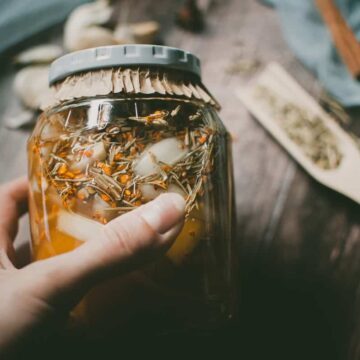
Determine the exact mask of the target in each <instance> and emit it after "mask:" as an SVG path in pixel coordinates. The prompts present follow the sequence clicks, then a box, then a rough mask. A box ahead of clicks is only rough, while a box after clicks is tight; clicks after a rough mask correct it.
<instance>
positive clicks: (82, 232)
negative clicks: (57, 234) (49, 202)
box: [57, 210, 104, 241]
mask: <svg viewBox="0 0 360 360" xmlns="http://www.w3.org/2000/svg"><path fill="white" fill-rule="evenodd" d="M103 227H104V225H102V224H100V223H98V222H97V221H94V220H90V219H87V218H86V217H84V216H81V215H77V214H74V213H69V212H67V211H65V210H61V211H60V212H59V214H58V219H57V229H58V230H59V231H61V232H63V233H65V234H67V235H70V236H72V237H73V238H75V239H76V240H79V241H93V240H101V238H102V237H103V230H104V228H103Z"/></svg>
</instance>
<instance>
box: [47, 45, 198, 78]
mask: <svg viewBox="0 0 360 360" xmlns="http://www.w3.org/2000/svg"><path fill="white" fill-rule="evenodd" d="M137 65H139V66H142V65H147V66H160V67H164V68H167V69H174V70H180V71H185V72H189V73H192V74H195V75H196V76H198V77H199V78H200V77H201V70H200V60H199V58H198V57H196V56H195V55H193V54H191V53H189V52H187V51H185V50H181V49H177V48H173V47H168V46H160V45H115V46H102V47H97V48H93V49H86V50H81V51H76V52H73V53H70V54H67V55H64V56H62V57H60V58H59V59H57V60H55V61H54V62H53V63H52V64H51V67H50V74H49V83H50V85H53V84H54V83H55V82H57V81H60V80H63V79H65V78H66V77H68V76H70V75H74V74H76V73H79V72H84V71H89V70H95V69H104V68H111V67H120V66H137Z"/></svg>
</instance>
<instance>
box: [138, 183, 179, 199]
mask: <svg viewBox="0 0 360 360" xmlns="http://www.w3.org/2000/svg"><path fill="white" fill-rule="evenodd" d="M139 189H140V191H141V194H142V197H143V199H144V200H146V201H151V200H154V199H155V198H156V197H158V196H159V195H161V194H164V193H176V194H179V195H181V196H182V197H184V198H185V197H186V193H185V192H184V190H182V189H181V188H180V186H178V185H175V184H170V185H169V187H168V188H167V190H164V189H162V188H160V187H156V186H154V185H152V184H141V185H139Z"/></svg>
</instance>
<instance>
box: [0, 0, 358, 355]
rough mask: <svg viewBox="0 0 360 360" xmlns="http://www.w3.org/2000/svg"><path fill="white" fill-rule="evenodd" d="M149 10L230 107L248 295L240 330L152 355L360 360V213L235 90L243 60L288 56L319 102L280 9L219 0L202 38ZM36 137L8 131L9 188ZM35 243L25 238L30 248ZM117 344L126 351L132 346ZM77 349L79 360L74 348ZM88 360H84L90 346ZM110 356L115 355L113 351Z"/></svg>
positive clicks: (166, 12) (7, 76) (165, 346)
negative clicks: (233, 71)
mask: <svg viewBox="0 0 360 360" xmlns="http://www.w3.org/2000/svg"><path fill="white" fill-rule="evenodd" d="M139 9H140V7H139ZM141 9H145V10H144V11H146V12H147V14H148V16H151V14H154V17H155V18H157V19H159V20H161V19H165V21H166V28H165V31H164V38H165V42H166V44H168V45H171V46H178V47H182V48H185V49H187V50H190V51H193V52H194V53H196V54H197V55H198V56H199V57H200V58H201V59H202V62H203V78H204V82H205V84H206V85H207V87H208V88H209V89H210V90H211V91H212V93H213V94H214V96H216V98H217V99H218V100H219V101H220V103H221V104H222V106H223V110H222V111H221V113H220V116H221V118H222V119H223V120H224V122H225V124H226V126H227V127H228V129H229V131H230V132H231V133H232V134H233V137H234V143H233V151H234V170H235V181H236V195H237V199H236V200H237V218H238V226H237V238H238V242H239V245H240V282H239V288H240V291H241V303H240V306H239V313H240V314H239V321H238V322H237V323H236V324H235V325H234V327H233V328H231V329H228V330H227V331H221V332H220V333H218V334H216V335H215V336H212V337H207V338H205V339H196V340H193V341H190V340H188V339H187V340H184V339H182V338H178V337H176V336H175V337H173V338H170V339H167V340H161V341H159V340H157V341H155V342H154V343H152V344H150V345H152V346H149V348H147V349H149V352H151V351H154V348H156V349H157V350H158V349H161V351H162V354H165V353H166V354H169V355H170V356H172V354H173V353H174V352H176V353H177V352H181V351H183V350H185V349H186V350H187V355H189V354H192V353H193V348H190V349H188V346H189V347H190V345H192V346H193V347H194V346H195V347H197V348H198V350H200V351H201V355H202V357H205V356H206V355H209V354H211V350H212V349H213V347H215V346H218V347H219V348H220V352H219V356H220V355H221V357H222V358H227V357H230V356H231V355H232V354H236V355H237V357H238V358H242V359H268V358H269V359H287V360H288V359H291V360H293V359H302V360H303V359H307V360H308V359H316V360H319V359H327V360H332V359H339V360H340V359H341V360H344V359H349V360H357V359H359V358H360V287H359V285H360V282H359V280H360V216H359V207H358V206H356V205H355V204H354V203H353V202H351V201H350V200H347V199H345V198H344V197H342V196H340V195H337V194H335V193H333V192H331V191H329V190H328V189H325V188H324V187H322V186H321V185H319V184H317V183H316V182H315V181H313V180H312V179H310V178H309V176H307V175H306V174H305V173H304V172H303V171H302V170H301V169H300V168H299V167H298V166H297V165H296V164H295V163H294V162H293V161H292V160H291V159H290V158H289V156H288V155H287V154H286V153H285V152H284V151H283V150H282V149H281V147H280V146H279V145H278V144H277V143H275V142H274V141H273V140H272V139H271V138H270V137H269V136H268V135H267V133H266V132H265V130H264V129H263V128H262V127H261V126H260V125H258V124H257V122H256V121H255V120H254V119H253V118H252V117H251V116H250V115H249V114H248V113H247V112H246V111H245V109H244V108H243V107H242V105H241V104H240V102H239V101H238V100H237V98H236V96H235V93H234V89H235V87H236V86H237V85H238V84H240V83H245V82H246V81H247V80H248V79H247V78H246V77H244V76H239V75H229V74H227V73H226V72H225V68H226V67H227V66H228V65H229V64H230V62H231V61H232V59H233V58H238V57H254V58H255V57H256V58H258V59H260V60H261V61H262V62H269V61H278V62H280V63H281V64H282V65H283V66H284V67H285V68H286V69H287V70H288V71H289V72H290V73H291V74H292V75H293V76H294V77H295V78H296V79H297V80H298V81H299V82H300V83H301V85H302V86H304V87H305V88H306V89H307V90H308V91H309V92H310V93H312V94H313V95H314V96H317V94H318V93H319V89H320V87H319V84H318V83H317V82H316V81H315V80H314V79H313V77H312V76H311V75H310V74H309V72H308V71H307V70H305V69H304V67H303V66H302V65H301V64H299V62H298V61H296V60H295V59H294V57H293V55H292V54H291V52H290V50H289V49H288V47H287V45H286V43H285V41H284V40H283V36H282V33H281V29H280V24H279V22H278V18H277V15H276V13H275V12H274V11H273V10H272V9H270V8H267V7H264V6H263V5H261V4H260V3H258V2H256V1H254V0H241V1H240V0H224V1H216V3H215V6H214V7H213V8H212V10H211V11H210V12H209V16H208V18H207V23H208V27H207V30H206V32H205V33H204V34H201V35H192V34H189V33H186V32H184V31H182V30H180V29H178V28H176V27H174V26H173V25H172V22H171V21H170V20H169V19H171V14H173V13H174V3H171V2H169V1H156V2H152V6H149V5H143V6H142V7H141ZM141 11H143V10H141ZM139 12H140V10H139ZM138 14H139V13H137V16H139V15H138ZM3 62H4V65H3V67H2V73H1V77H0V103H1V107H0V109H1V113H2V114H3V112H4V110H5V106H6V104H7V103H8V102H9V99H10V97H11V96H12V95H11V91H10V90H9V89H11V79H12V77H13V69H12V68H11V67H10V65H9V62H10V59H4V61H3ZM355 115H356V114H355ZM356 116H358V115H356ZM358 119H359V120H360V116H358ZM2 120H3V119H2ZM356 126H357V124H356V123H355V127H356ZM358 130H359V131H360V128H358ZM27 136H28V132H23V131H9V130H6V129H4V128H3V127H1V128H0V181H6V180H9V179H11V178H13V177H15V176H18V175H19V174H21V173H23V172H24V171H25V164H26V161H25V160H26V155H25V143H26V138H27ZM25 238H26V232H25V233H23V235H22V239H21V240H22V242H23V243H24V239H25ZM149 342H150V341H149V340H147V341H146V340H144V342H141V344H142V346H140V347H142V348H143V347H144V346H145V345H144V344H148V345H149ZM115 345H116V346H115V348H116V349H115V350H116V351H117V353H119V354H120V351H123V350H124V349H123V348H122V346H123V345H121V349H120V348H119V344H118V343H116V344H115ZM137 345H138V346H135V347H133V348H132V351H133V352H136V351H138V350H137V348H138V347H139V342H138V341H137ZM124 346H125V345H124ZM56 348H57V349H58V348H59V346H58V344H57V346H56ZM63 350H64V351H65V350H66V349H65V348H64V349H63ZM166 350H168V351H169V352H165V351H166ZM59 351H60V350H59ZM68 352H69V353H70V354H71V355H72V357H70V358H74V354H76V352H75V350H74V349H73V348H72V349H71V350H68ZM79 354H81V356H82V358H84V357H85V355H84V350H83V349H82V351H79ZM228 354H229V355H228ZM101 355H102V358H106V356H105V357H104V349H101ZM212 355H213V354H212ZM232 356H233V355H232Z"/></svg>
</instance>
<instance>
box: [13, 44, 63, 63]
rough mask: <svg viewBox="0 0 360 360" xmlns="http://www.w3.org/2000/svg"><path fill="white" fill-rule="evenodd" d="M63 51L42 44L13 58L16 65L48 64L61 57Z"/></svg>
mask: <svg viewBox="0 0 360 360" xmlns="http://www.w3.org/2000/svg"><path fill="white" fill-rule="evenodd" d="M62 53H63V49H62V47H61V46H59V45H55V44H43V45H38V46H34V47H31V48H29V49H26V50H24V51H22V52H21V53H20V54H18V55H17V56H16V57H15V59H14V60H15V62H16V63H17V64H34V63H35V64H50V63H51V62H52V61H53V60H55V59H56V58H58V57H59V56H61V55H62Z"/></svg>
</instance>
